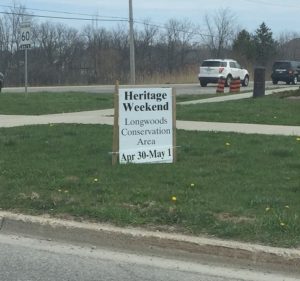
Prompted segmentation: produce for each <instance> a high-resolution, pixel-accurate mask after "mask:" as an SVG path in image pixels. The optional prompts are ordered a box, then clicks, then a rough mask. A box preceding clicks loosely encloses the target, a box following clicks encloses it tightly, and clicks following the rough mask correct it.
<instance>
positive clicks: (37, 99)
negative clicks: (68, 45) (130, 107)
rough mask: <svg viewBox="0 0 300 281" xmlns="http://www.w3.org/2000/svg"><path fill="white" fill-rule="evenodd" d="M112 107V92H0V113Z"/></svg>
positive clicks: (189, 97) (191, 97)
mask: <svg viewBox="0 0 300 281" xmlns="http://www.w3.org/2000/svg"><path fill="white" fill-rule="evenodd" d="M214 96H216V95H181V96H178V97H177V98H176V99H177V101H179V102H180V101H188V100H195V99H204V98H209V97H214ZM113 107H114V97H113V95H112V94H96V93H78V92H69V93H50V92H41V93H30V94H29V95H28V96H27V97H26V96H25V94H24V93H10V94H0V114H13V115H14V114H20V115H41V114H52V113H62V112H76V111H86V110H97V109H108V108H113Z"/></svg>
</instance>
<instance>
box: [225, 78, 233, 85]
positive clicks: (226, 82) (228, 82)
mask: <svg viewBox="0 0 300 281" xmlns="http://www.w3.org/2000/svg"><path fill="white" fill-rule="evenodd" d="M231 80H232V76H231V75H228V76H227V78H226V81H225V86H226V87H229V86H230V84H231Z"/></svg>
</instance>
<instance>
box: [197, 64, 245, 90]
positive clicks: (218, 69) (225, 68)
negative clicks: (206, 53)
mask: <svg viewBox="0 0 300 281" xmlns="http://www.w3.org/2000/svg"><path fill="white" fill-rule="evenodd" d="M220 77H224V78H225V79H226V80H225V85H226V86H229V85H230V83H231V80H232V78H240V79H241V83H242V85H243V86H248V84H249V77H250V76H249V72H248V71H247V70H246V69H244V68H242V67H241V66H240V64H239V63H238V62H237V61H235V60H232V59H209V60H204V61H203V62H202V64H201V66H200V72H199V75H198V78H199V81H200V85H201V86H202V87H206V86H207V84H208V83H218V80H219V78H220Z"/></svg>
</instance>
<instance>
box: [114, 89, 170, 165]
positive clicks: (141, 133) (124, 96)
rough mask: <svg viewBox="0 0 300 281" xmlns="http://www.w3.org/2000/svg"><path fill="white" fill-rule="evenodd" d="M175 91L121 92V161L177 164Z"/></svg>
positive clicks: (122, 90) (134, 90)
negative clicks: (173, 93)
mask: <svg viewBox="0 0 300 281" xmlns="http://www.w3.org/2000/svg"><path fill="white" fill-rule="evenodd" d="M172 101H173V99H172V89H171V88H152V89H145V88H141V89H120V90H119V162H120V163H172V162H173V108H172V106H173V103H172Z"/></svg>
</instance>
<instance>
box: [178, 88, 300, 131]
mask: <svg viewBox="0 0 300 281" xmlns="http://www.w3.org/2000/svg"><path fill="white" fill-rule="evenodd" d="M290 96H297V97H299V99H297V100H295V99H289V98H288V97H290ZM177 119H178V120H192V121H210V122H234V123H254V124H272V125H275V124H276V125H297V126H300V90H298V91H291V92H285V93H278V94H273V95H270V96H265V97H262V98H256V99H254V98H249V99H243V100H236V101H226V102H218V103H205V104H195V105H178V106H177Z"/></svg>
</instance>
